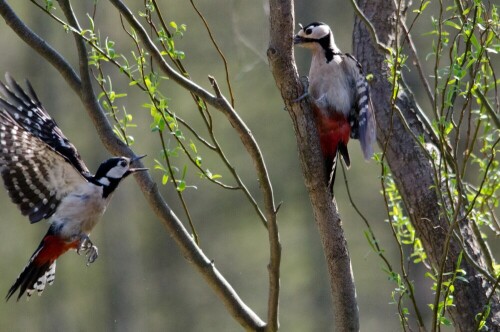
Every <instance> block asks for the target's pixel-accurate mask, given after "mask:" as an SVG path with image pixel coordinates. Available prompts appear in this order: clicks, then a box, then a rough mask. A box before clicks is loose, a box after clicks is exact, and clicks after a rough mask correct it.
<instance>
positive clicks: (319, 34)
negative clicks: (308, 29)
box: [309, 25, 330, 39]
mask: <svg viewBox="0 0 500 332" xmlns="http://www.w3.org/2000/svg"><path fill="white" fill-rule="evenodd" d="M329 33H330V28H329V27H328V25H320V26H317V27H314V28H313V30H312V33H311V34H310V35H309V38H314V39H320V38H323V37H324V36H326V35H328V34H329Z"/></svg>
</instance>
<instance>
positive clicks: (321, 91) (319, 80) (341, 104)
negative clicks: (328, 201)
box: [294, 22, 375, 191]
mask: <svg viewBox="0 0 500 332" xmlns="http://www.w3.org/2000/svg"><path fill="white" fill-rule="evenodd" d="M300 28H301V29H300V30H299V32H298V33H297V34H296V35H295V36H294V44H295V45H297V46H300V47H305V48H308V49H310V50H311V51H312V62H311V68H310V70H309V87H308V91H307V92H306V93H305V94H304V95H303V96H302V97H305V96H306V95H309V96H311V97H312V101H313V102H312V109H313V112H314V116H315V119H316V126H317V128H318V132H319V138H320V145H321V151H322V153H323V157H324V159H325V173H326V176H327V179H326V183H327V186H328V188H329V190H330V191H332V190H333V182H334V180H335V168H336V167H335V166H336V160H337V159H336V158H337V154H338V153H339V154H340V155H341V156H342V158H343V159H344V162H345V164H346V166H347V167H349V166H350V164H351V160H350V158H349V152H348V150H347V143H348V141H349V138H355V139H359V141H360V144H361V149H362V151H363V155H364V157H365V159H367V160H368V159H370V158H371V156H372V155H373V148H372V144H373V143H374V142H375V117H374V114H373V106H372V103H371V100H370V94H369V89H368V82H367V81H366V78H365V76H364V74H363V71H362V69H361V65H360V64H359V62H358V61H357V60H356V59H355V58H354V57H353V56H352V55H350V54H349V53H342V52H341V51H340V49H339V48H338V47H337V45H335V41H334V38H333V33H332V30H331V29H330V27H329V26H328V25H326V24H325V23H321V22H314V23H311V24H309V25H307V26H305V27H303V26H302V25H300ZM302 97H299V99H298V100H301V99H302Z"/></svg>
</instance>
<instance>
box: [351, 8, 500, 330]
mask: <svg viewBox="0 0 500 332" xmlns="http://www.w3.org/2000/svg"><path fill="white" fill-rule="evenodd" d="M359 3H360V7H361V9H362V11H363V12H364V13H365V15H366V16H367V17H368V18H369V20H370V21H371V22H372V24H373V26H374V27H375V30H376V31H377V35H378V38H379V40H380V42H382V43H384V44H386V45H388V46H393V45H394V41H395V38H400V37H401V36H396V33H397V31H401V29H396V8H395V4H396V2H394V1H387V0H371V1H359ZM354 53H355V56H356V57H357V59H358V60H359V61H360V62H361V64H362V66H363V68H364V69H365V71H366V72H367V73H371V74H373V75H374V80H373V82H372V84H371V95H372V99H373V102H374V105H376V115H377V123H378V133H377V140H378V142H379V144H380V146H385V144H387V150H386V151H385V159H386V161H387V162H388V164H389V166H390V169H391V171H392V173H393V176H394V179H395V182H396V184H397V186H398V189H399V191H400V193H401V195H402V198H403V201H404V203H405V205H406V210H407V211H408V213H409V216H410V218H411V221H412V223H413V226H414V227H415V229H416V231H417V236H418V237H419V238H420V239H421V240H422V242H423V245H424V248H425V250H426V253H427V255H428V257H429V259H430V261H431V263H432V265H433V267H434V268H435V269H436V270H437V271H439V268H440V264H441V262H442V260H443V254H444V253H445V251H444V249H445V239H446V236H447V234H448V232H450V225H449V224H448V222H447V221H446V220H445V219H444V218H443V210H442V208H441V207H440V206H439V204H438V202H439V197H438V196H437V192H436V190H434V189H432V188H434V187H435V183H434V180H433V176H432V174H433V169H432V166H431V162H430V161H429V160H428V159H427V158H426V156H425V154H424V153H423V152H422V151H421V149H420V147H419V146H418V144H417V143H416V142H415V140H414V138H413V137H412V135H410V134H409V133H408V132H407V130H406V129H405V126H404V124H403V122H402V121H401V119H400V117H399V116H398V115H397V113H396V111H394V110H393V109H392V108H391V105H390V98H391V91H392V86H391V85H390V84H389V80H388V78H389V77H388V75H389V72H388V68H387V64H386V63H385V62H384V61H385V60H386V59H385V57H384V55H382V54H380V53H379V52H378V51H377V49H376V47H375V46H374V43H373V41H372V40H371V37H370V35H369V33H368V32H367V30H366V27H365V25H364V23H362V22H361V20H360V19H359V18H356V22H355V32H354ZM401 84H403V83H401ZM397 106H398V107H399V108H400V110H401V112H402V114H403V115H404V118H405V120H406V122H407V124H408V126H409V128H410V129H411V130H412V131H413V133H415V135H417V136H418V135H424V137H426V134H425V132H424V130H423V127H422V123H421V122H420V121H419V120H418V118H417V117H416V114H415V110H417V107H418V106H417V105H416V102H415V100H414V98H413V96H412V94H411V93H410V91H409V90H408V89H407V88H406V87H405V89H404V91H401V93H400V94H399V96H398V100H397ZM464 215H465V214H464V213H460V214H459V215H458V218H462V217H463V216H464ZM472 222H473V221H471V220H469V219H467V218H466V219H463V220H462V221H461V222H459V223H458V227H457V228H455V231H456V232H457V233H459V234H460V236H461V237H462V238H463V244H460V243H459V242H458V241H457V240H456V239H455V238H452V239H451V242H450V246H449V250H448V253H447V258H446V264H445V267H444V269H445V270H444V272H450V271H454V270H455V268H456V266H455V265H456V263H457V260H458V257H459V255H460V252H461V251H462V250H466V251H467V253H468V255H469V256H470V257H472V259H473V261H474V262H475V263H476V264H477V266H479V267H480V268H481V269H483V270H485V271H488V266H487V263H486V262H487V260H486V259H485V257H484V253H483V252H482V251H481V246H480V245H479V241H478V239H477V237H476V234H475V233H474V232H473V229H472ZM461 268H462V269H464V270H465V271H466V275H465V278H466V279H467V282H462V281H457V282H456V284H455V294H454V304H455V306H454V307H451V308H450V309H449V310H450V314H451V317H452V319H453V321H454V323H455V328H456V329H457V330H459V331H474V330H475V328H476V324H477V322H476V320H475V316H476V315H477V314H479V313H481V312H483V311H484V309H485V306H486V305H487V304H488V303H487V302H488V297H489V296H490V294H491V292H492V286H493V285H492V283H491V280H488V279H487V278H486V277H485V276H484V275H483V274H481V273H479V271H478V270H477V269H476V268H475V267H474V266H473V265H472V264H471V262H469V261H466V260H465V259H464V260H462V265H461ZM487 324H488V326H489V327H490V330H494V331H498V330H499V329H500V299H499V296H498V293H496V294H494V295H493V296H492V301H491V313H490V317H489V319H488V322H487Z"/></svg>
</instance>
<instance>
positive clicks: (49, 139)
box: [0, 74, 90, 174]
mask: <svg viewBox="0 0 500 332" xmlns="http://www.w3.org/2000/svg"><path fill="white" fill-rule="evenodd" d="M5 79H6V81H7V83H8V84H7V85H5V84H4V83H3V82H0V93H1V94H2V95H3V96H4V99H2V98H0V108H1V109H2V110H3V111H6V112H7V113H8V114H10V116H11V117H12V118H13V119H14V120H15V122H16V123H17V124H18V125H19V126H21V127H22V128H23V129H24V130H26V131H28V132H30V133H31V134H32V135H33V136H35V137H38V138H39V139H41V140H42V141H43V142H45V144H47V145H49V146H50V147H51V148H52V149H54V150H55V151H57V152H59V153H60V154H61V155H62V156H63V157H64V158H65V159H66V160H67V161H68V162H69V163H71V164H72V165H73V167H75V168H76V170H77V171H79V172H80V173H82V174H90V172H89V170H88V168H87V166H85V163H84V162H83V160H82V159H81V157H80V154H79V153H78V151H77V150H76V148H75V146H74V145H73V144H71V142H70V141H69V140H68V139H67V138H66V136H64V134H63V133H62V131H61V129H59V127H58V126H57V124H56V122H55V121H54V120H53V119H52V118H51V117H50V116H49V115H48V113H47V111H45V109H44V108H43V106H42V103H41V102H40V100H38V97H37V95H36V93H35V91H34V90H33V88H32V87H31V84H30V83H29V82H28V81H27V82H26V85H27V92H25V91H24V90H23V89H22V88H21V87H20V86H19V84H17V82H16V81H15V80H14V79H13V78H12V77H11V76H10V75H9V74H6V75H5Z"/></svg>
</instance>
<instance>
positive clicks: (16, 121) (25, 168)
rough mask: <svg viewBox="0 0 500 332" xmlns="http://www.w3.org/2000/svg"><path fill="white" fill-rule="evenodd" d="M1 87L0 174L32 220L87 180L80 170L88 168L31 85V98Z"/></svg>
mask: <svg viewBox="0 0 500 332" xmlns="http://www.w3.org/2000/svg"><path fill="white" fill-rule="evenodd" d="M14 83H15V82H14ZM0 85H1V86H2V89H1V92H2V93H3V94H4V96H5V98H6V99H7V100H9V101H6V100H3V99H1V98H0V173H1V175H2V178H3V180H4V184H5V187H6V189H7V191H8V192H9V195H10V197H11V199H12V201H13V202H14V203H15V204H17V205H18V207H19V208H20V210H21V212H22V214H23V215H28V216H29V219H30V221H31V222H32V223H35V222H38V221H40V220H41V219H43V218H48V217H50V216H51V215H52V214H53V213H54V212H55V210H56V208H57V206H58V205H59V203H60V201H61V199H62V198H63V197H65V196H66V195H67V194H68V193H69V192H71V191H73V190H74V189H75V187H76V186H79V185H82V184H84V183H86V182H87V180H86V178H85V176H84V174H82V172H81V170H86V169H87V168H86V166H85V164H83V162H82V161H81V159H80V158H79V155H78V153H77V152H76V149H75V148H74V146H73V145H71V144H70V143H69V142H68V141H67V139H66V138H65V137H64V135H63V134H62V132H61V131H60V129H59V128H58V127H57V126H56V124H55V122H54V121H53V120H52V119H51V118H50V117H49V116H48V115H47V114H46V113H45V111H44V110H43V109H42V108H41V106H40V102H39V101H38V99H37V98H36V96H35V95H34V93H33V92H32V89H31V88H30V90H31V97H30V96H28V95H26V94H25V93H24V92H23V91H22V90H21V89H20V88H19V86H17V85H16V86H14V87H13V86H12V84H11V87H12V89H13V91H15V94H14V93H13V92H12V91H11V90H9V88H7V86H5V85H3V84H0ZM61 142H63V143H64V146H62V147H61V144H60V143H61ZM72 160H73V162H72ZM75 160H76V163H75Z"/></svg>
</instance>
